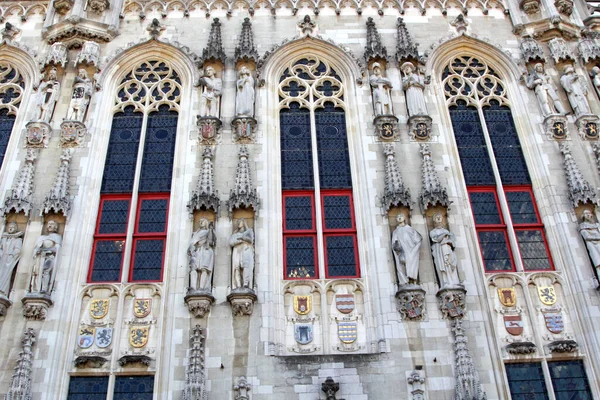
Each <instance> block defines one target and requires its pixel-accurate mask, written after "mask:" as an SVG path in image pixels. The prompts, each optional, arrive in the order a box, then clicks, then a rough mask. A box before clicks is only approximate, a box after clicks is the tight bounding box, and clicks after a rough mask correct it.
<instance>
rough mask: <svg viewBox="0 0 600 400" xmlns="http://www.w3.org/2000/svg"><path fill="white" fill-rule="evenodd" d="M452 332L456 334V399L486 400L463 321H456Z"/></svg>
mask: <svg viewBox="0 0 600 400" xmlns="http://www.w3.org/2000/svg"><path fill="white" fill-rule="evenodd" d="M452 332H454V375H455V377H456V384H455V386H454V398H455V399H465V400H467V399H468V400H486V399H487V395H486V394H485V392H484V391H483V388H482V387H481V383H480V382H479V376H478V375H477V371H476V370H475V366H474V365H473V359H472V358H471V354H470V353H469V348H468V347H467V338H466V336H465V332H464V330H463V327H462V320H461V319H455V320H454V323H453V327H452Z"/></svg>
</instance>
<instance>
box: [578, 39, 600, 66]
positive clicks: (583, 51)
mask: <svg viewBox="0 0 600 400" xmlns="http://www.w3.org/2000/svg"><path fill="white" fill-rule="evenodd" d="M577 48H578V49H579V56H580V57H581V60H582V61H583V63H584V64H589V63H592V62H598V61H600V46H598V44H596V41H595V40H594V39H592V38H589V37H586V38H583V39H581V40H580V41H579V43H577Z"/></svg>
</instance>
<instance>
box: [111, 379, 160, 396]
mask: <svg viewBox="0 0 600 400" xmlns="http://www.w3.org/2000/svg"><path fill="white" fill-rule="evenodd" d="M153 392H154V376H152V375H145V376H144V375H141V376H117V378H116V379H115V392H114V397H113V399H114V400H152V393H153Z"/></svg>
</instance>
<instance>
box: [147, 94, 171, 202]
mask: <svg viewBox="0 0 600 400" xmlns="http://www.w3.org/2000/svg"><path fill="white" fill-rule="evenodd" d="M177 117H178V115H177V112H175V111H169V107H168V106H166V105H163V106H160V110H159V112H156V113H152V114H150V115H149V116H148V130H147V132H146V138H145V139H144V140H145V142H144V158H143V159H142V174H141V177H140V192H142V193H164V192H170V191H171V176H172V175H173V157H174V153H175V136H176V134H177Z"/></svg>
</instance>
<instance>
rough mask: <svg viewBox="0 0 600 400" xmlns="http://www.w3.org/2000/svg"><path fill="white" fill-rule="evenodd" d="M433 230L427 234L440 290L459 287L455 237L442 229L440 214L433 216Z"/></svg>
mask: <svg viewBox="0 0 600 400" xmlns="http://www.w3.org/2000/svg"><path fill="white" fill-rule="evenodd" d="M433 226H434V229H432V230H431V232H429V237H430V239H431V252H432V253H433V262H434V264H435V269H436V270H437V273H438V276H439V278H440V288H441V289H445V288H451V287H456V286H460V285H461V281H460V278H459V277H458V259H457V258H456V254H455V252H454V249H455V248H456V237H455V236H454V234H453V233H452V232H450V231H449V230H448V229H446V228H445V227H444V219H443V217H442V214H440V213H435V214H434V215H433Z"/></svg>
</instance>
